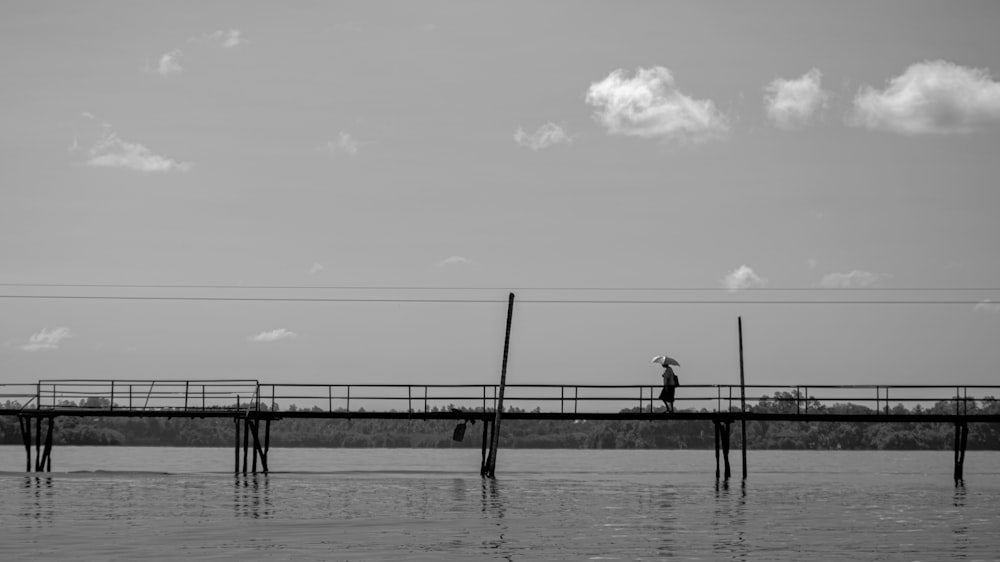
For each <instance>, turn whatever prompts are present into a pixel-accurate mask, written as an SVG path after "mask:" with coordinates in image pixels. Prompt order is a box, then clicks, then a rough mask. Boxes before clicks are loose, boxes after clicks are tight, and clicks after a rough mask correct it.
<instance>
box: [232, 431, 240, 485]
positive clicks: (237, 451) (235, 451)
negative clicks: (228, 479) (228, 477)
mask: <svg viewBox="0 0 1000 562" xmlns="http://www.w3.org/2000/svg"><path fill="white" fill-rule="evenodd" d="M233 425H234V426H236V444H235V445H234V446H233V454H234V455H235V457H236V458H235V459H234V461H233V462H234V465H233V474H239V473H240V418H233Z"/></svg>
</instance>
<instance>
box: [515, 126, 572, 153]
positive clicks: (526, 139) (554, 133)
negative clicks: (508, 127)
mask: <svg viewBox="0 0 1000 562" xmlns="http://www.w3.org/2000/svg"><path fill="white" fill-rule="evenodd" d="M514 142H516V143H517V144H519V145H521V146H523V147H525V148H530V149H531V150H542V149H544V148H548V147H550V146H552V145H554V144H560V143H566V144H569V143H571V142H573V139H572V138H570V136H569V135H567V134H566V131H565V130H564V129H563V128H562V127H560V126H559V125H556V124H555V123H546V124H544V125H542V126H541V127H539V128H538V130H536V131H535V132H534V133H531V134H528V133H526V132H524V130H523V129H521V128H520V127H518V129H517V131H516V132H515V133H514Z"/></svg>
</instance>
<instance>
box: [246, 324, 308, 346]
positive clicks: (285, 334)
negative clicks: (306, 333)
mask: <svg viewBox="0 0 1000 562" xmlns="http://www.w3.org/2000/svg"><path fill="white" fill-rule="evenodd" d="M295 337H298V334H296V333H295V332H290V331H288V330H286V329H284V328H278V329H277V330H271V331H270V332H261V333H259V334H257V335H256V336H249V337H247V339H248V340H250V341H252V342H258V343H270V342H275V341H280V340H289V339H292V338H295Z"/></svg>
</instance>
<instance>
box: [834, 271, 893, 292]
mask: <svg viewBox="0 0 1000 562" xmlns="http://www.w3.org/2000/svg"><path fill="white" fill-rule="evenodd" d="M886 277H888V275H885V274H881V273H871V272H870V271H861V270H860V269H855V270H854V271H851V272H850V273H830V274H829V275H826V276H824V277H823V279H822V280H821V281H820V282H819V284H820V285H821V286H822V287H823V288H825V289H853V288H860V287H872V286H874V285H876V284H878V282H879V281H881V280H882V279H885V278H886Z"/></svg>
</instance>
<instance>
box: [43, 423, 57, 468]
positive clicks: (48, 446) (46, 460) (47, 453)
mask: <svg viewBox="0 0 1000 562" xmlns="http://www.w3.org/2000/svg"><path fill="white" fill-rule="evenodd" d="M55 427H56V418H55V416H49V429H48V431H47V432H46V433H45V449H43V450H42V463H41V464H42V466H41V469H42V471H44V472H52V433H53V431H55Z"/></svg>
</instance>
